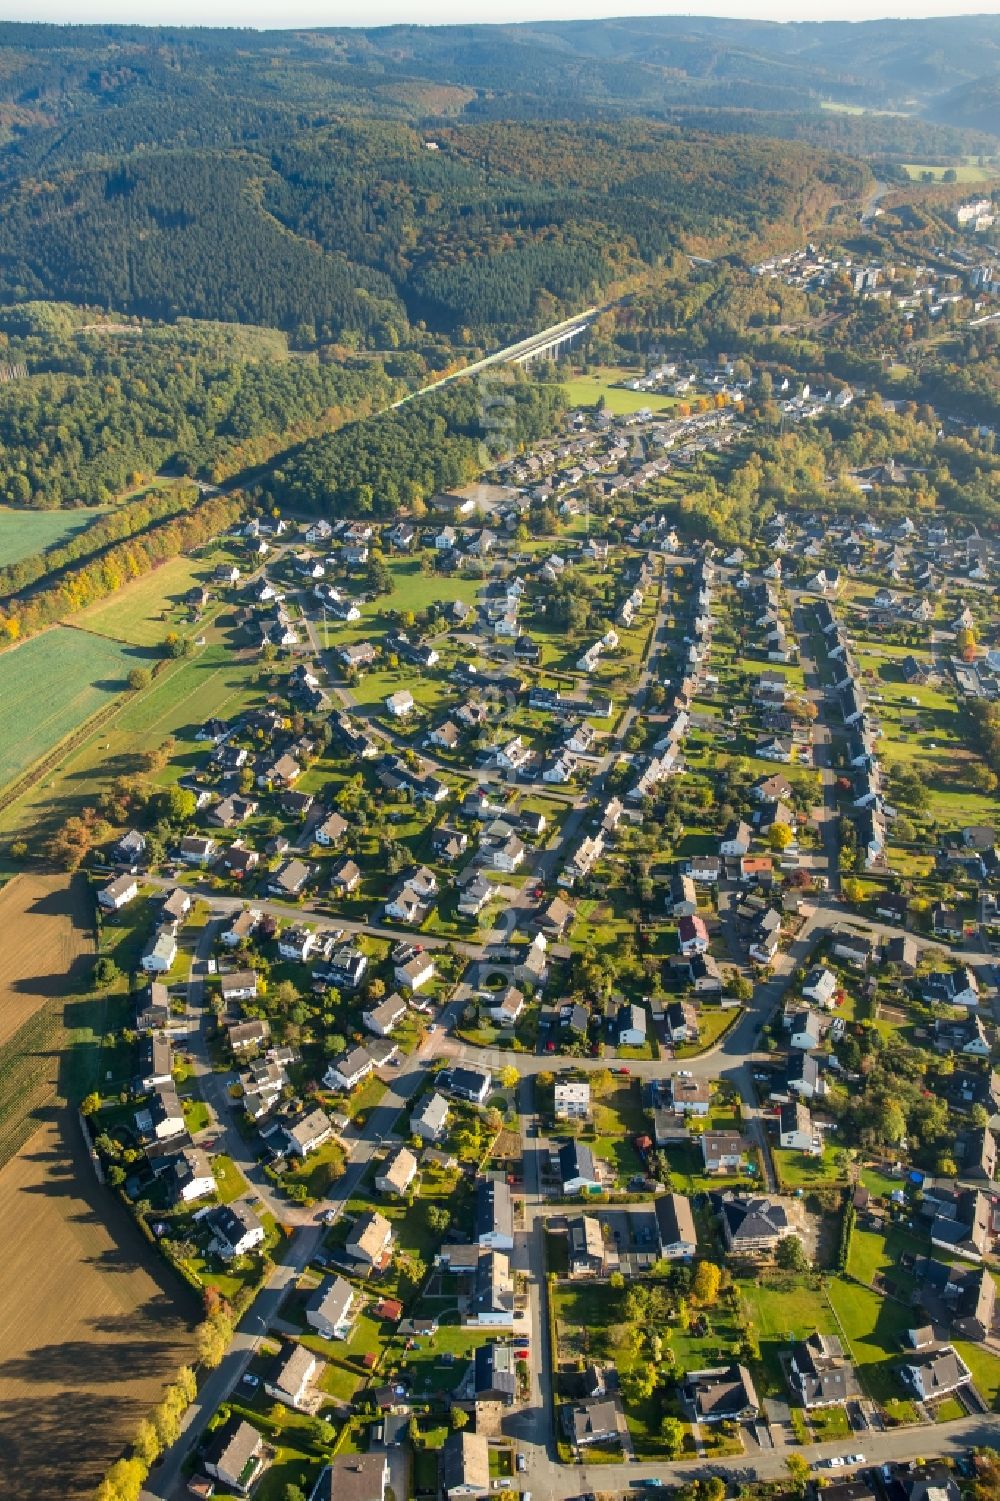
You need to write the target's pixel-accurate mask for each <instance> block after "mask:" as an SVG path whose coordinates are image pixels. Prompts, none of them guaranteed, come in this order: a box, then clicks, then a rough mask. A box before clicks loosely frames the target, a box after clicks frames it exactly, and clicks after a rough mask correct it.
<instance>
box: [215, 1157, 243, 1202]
mask: <svg viewBox="0 0 1000 1501" xmlns="http://www.w3.org/2000/svg"><path fill="white" fill-rule="evenodd" d="M212 1172H213V1173H214V1174H215V1183H216V1188H217V1190H218V1196H219V1202H220V1203H222V1204H231V1203H232V1202H233V1200H234V1199H238V1198H240V1197H241V1196H242V1195H243V1194H245V1193H246V1192H247V1191H248V1185H247V1180H246V1179H245V1178H244V1176H243V1174H242V1173H241V1172H240V1170H239V1168H238V1167H237V1166H236V1164H235V1162H234V1161H233V1159H232V1158H231V1157H227V1156H226V1155H225V1154H224V1153H221V1152H220V1154H219V1155H218V1157H213V1158H212Z"/></svg>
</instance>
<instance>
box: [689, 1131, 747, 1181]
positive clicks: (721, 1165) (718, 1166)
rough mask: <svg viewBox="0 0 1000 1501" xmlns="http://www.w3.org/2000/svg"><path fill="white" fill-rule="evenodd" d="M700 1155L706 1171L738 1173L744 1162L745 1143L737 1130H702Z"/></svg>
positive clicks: (745, 1153)
mask: <svg viewBox="0 0 1000 1501" xmlns="http://www.w3.org/2000/svg"><path fill="white" fill-rule="evenodd" d="M699 1141H700V1144H701V1156H702V1161H703V1162H704V1164H705V1171H706V1173H713V1174H715V1173H718V1174H726V1173H738V1172H741V1171H742V1169H743V1166H744V1164H745V1162H746V1155H747V1144H746V1142H745V1141H744V1139H743V1137H742V1136H741V1134H740V1133H739V1131H703V1132H702V1134H701V1136H700V1138H699Z"/></svg>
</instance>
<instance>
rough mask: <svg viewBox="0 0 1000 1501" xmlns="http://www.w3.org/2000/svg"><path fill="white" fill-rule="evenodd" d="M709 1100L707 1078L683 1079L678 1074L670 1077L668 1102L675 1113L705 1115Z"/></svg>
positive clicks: (709, 1092)
mask: <svg viewBox="0 0 1000 1501" xmlns="http://www.w3.org/2000/svg"><path fill="white" fill-rule="evenodd" d="M711 1100H712V1095H711V1090H710V1088H709V1084H708V1080H707V1079H683V1078H681V1077H680V1075H679V1074H674V1075H673V1077H672V1078H671V1080H670V1102H671V1109H672V1110H673V1112H674V1114H675V1115H695V1116H699V1117H701V1116H706V1115H707V1114H708V1112H709V1108H710V1105H711Z"/></svg>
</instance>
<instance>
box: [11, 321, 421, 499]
mask: <svg viewBox="0 0 1000 1501" xmlns="http://www.w3.org/2000/svg"><path fill="white" fill-rule="evenodd" d="M0 362H2V363H4V364H7V365H9V366H12V367H15V368H16V367H21V368H23V369H26V370H27V372H28V374H27V375H26V376H22V377H21V378H18V379H13V380H9V381H7V382H5V383H3V384H0V498H2V499H4V500H6V501H7V502H8V503H11V504H25V503H28V502H30V503H31V504H32V505H34V506H41V507H50V506H55V505H60V504H65V503H67V502H75V503H79V502H85V503H88V504H93V503H101V502H104V501H107V500H109V499H111V498H112V497H113V496H115V495H116V494H119V493H120V492H121V491H122V490H123V489H125V488H126V487H127V486H129V485H133V484H135V483H137V482H138V481H139V480H140V479H141V478H142V477H143V476H144V475H148V474H151V473H155V472H156V471H157V470H161V469H164V468H166V469H170V470H172V471H174V472H177V473H184V474H191V475H197V476H199V477H201V478H204V479H209V480H220V479H224V478H228V477H229V476H230V475H233V474H235V473H237V472H239V471H240V470H241V469H243V468H245V467H247V466H252V465H254V464H256V463H259V462H261V461H262V460H265V459H267V458H270V456H271V455H272V454H273V453H274V452H275V450H276V449H277V448H279V447H286V446H288V445H289V444H290V443H291V442H293V441H295V440H297V439H300V438H306V437H308V436H310V434H311V433H312V432H313V431H314V430H315V429H316V428H317V427H318V426H319V425H323V426H327V425H336V424H337V423H338V422H339V421H341V420H344V419H346V418H348V417H352V416H362V415H364V414H365V413H366V412H368V411H370V410H372V409H373V408H379V407H382V406H384V405H385V404H386V402H387V401H389V400H390V399H391V398H392V396H393V395H394V394H395V392H396V390H397V389H398V387H397V384H396V382H394V381H393V380H392V379H390V378H389V376H387V374H386V372H385V369H384V367H383V365H382V363H381V362H379V361H364V360H361V359H358V358H354V357H352V356H350V354H349V352H347V351H345V352H344V353H343V355H342V357H341V358H339V359H336V360H334V359H332V358H331V359H326V360H322V361H321V360H320V359H318V358H315V357H313V358H306V359H301V358H299V359H291V358H289V356H288V349H287V345H286V342H285V340H284V339H283V338H282V337H281V336H280V335H278V334H274V333H266V332H264V331H261V330H257V329H245V330H239V329H231V328H223V327H218V326H213V325H209V324H196V323H191V322H186V321H184V322H180V323H178V324H175V325H172V326H164V325H155V324H150V323H143V324H122V323H101V322H96V323H95V322H93V321H91V320H90V319H89V316H88V315H86V314H83V313H79V312H77V311H76V310H75V309H72V308H70V307H67V306H65V305H63V306H56V305H52V304H24V305H22V306H19V307H14V308H9V309H6V310H3V309H0ZM425 365H426V362H425V361H424V360H422V359H421V360H419V361H418V362H417V372H416V373H422V372H423V370H424V368H425ZM402 373H404V370H403V368H401V369H400V374H402ZM321 420H322V421H321Z"/></svg>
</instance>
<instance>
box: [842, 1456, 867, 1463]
mask: <svg viewBox="0 0 1000 1501" xmlns="http://www.w3.org/2000/svg"><path fill="white" fill-rule="evenodd" d="M864 1462H865V1456H864V1455H863V1454H848V1456H847V1458H846V1459H845V1460H844V1463H845V1465H863V1464H864Z"/></svg>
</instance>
